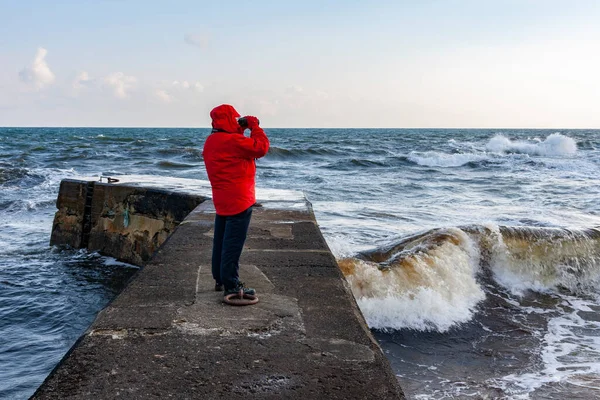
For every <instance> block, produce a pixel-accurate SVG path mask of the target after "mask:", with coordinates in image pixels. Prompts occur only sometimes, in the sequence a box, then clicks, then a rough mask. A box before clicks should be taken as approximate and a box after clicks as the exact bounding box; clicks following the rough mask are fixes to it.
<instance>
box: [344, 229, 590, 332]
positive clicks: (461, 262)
mask: <svg viewBox="0 0 600 400" xmlns="http://www.w3.org/2000/svg"><path fill="white" fill-rule="evenodd" d="M339 265H340V268H341V269H342V271H343V273H344V275H345V276H346V279H347V280H348V282H349V283H350V286H351V288H352V291H353V293H354V295H355V297H356V299H357V302H358V304H359V306H360V308H361V310H362V311H363V314H364V316H365V318H366V320H367V322H368V324H369V325H370V326H371V327H372V328H376V329H402V328H408V329H415V330H420V331H430V330H431V331H439V332H445V331H447V330H448V329H450V328H452V327H453V326H455V325H457V324H461V323H464V322H467V321H469V320H470V319H471V318H472V316H473V314H474V313H475V312H476V311H477V305H478V303H479V302H480V301H482V300H483V299H484V298H485V295H486V289H485V284H484V283H483V282H482V279H481V277H480V275H481V274H480V273H481V272H482V271H483V270H484V269H485V270H487V271H488V272H491V273H492V276H493V277H494V279H495V280H496V282H497V283H499V284H500V285H502V286H504V287H506V288H507V290H509V291H510V292H511V293H513V294H515V295H522V294H523V293H524V292H525V291H527V290H533V291H539V292H545V291H554V290H563V291H564V290H566V291H568V292H570V293H573V294H581V293H584V294H585V293H594V292H595V291H596V290H597V289H598V288H599V287H600V229H588V230H568V229H553V228H535V227H498V226H468V227H460V228H445V229H435V230H431V231H428V232H425V233H423V234H419V235H415V236H411V237H409V238H406V239H404V240H402V241H400V242H399V243H397V244H394V245H391V246H388V247H387V248H383V249H378V250H374V251H370V252H365V253H362V254H360V255H358V256H357V257H355V258H346V259H342V260H339Z"/></svg>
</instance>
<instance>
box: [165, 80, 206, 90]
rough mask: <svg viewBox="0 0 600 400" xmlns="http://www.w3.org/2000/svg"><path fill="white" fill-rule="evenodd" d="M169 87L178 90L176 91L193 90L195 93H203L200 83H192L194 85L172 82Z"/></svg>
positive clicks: (185, 82) (184, 82)
mask: <svg viewBox="0 0 600 400" xmlns="http://www.w3.org/2000/svg"><path fill="white" fill-rule="evenodd" d="M171 86H173V88H175V89H178V90H189V89H194V90H196V91H197V92H203V91H204V86H203V85H202V84H201V83H200V82H194V83H190V82H188V81H181V82H180V81H173V83H172V84H171Z"/></svg>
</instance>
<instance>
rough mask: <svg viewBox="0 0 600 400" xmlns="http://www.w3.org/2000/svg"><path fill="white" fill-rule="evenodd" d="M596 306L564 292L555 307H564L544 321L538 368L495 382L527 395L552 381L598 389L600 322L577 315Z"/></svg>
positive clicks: (523, 396)
mask: <svg viewBox="0 0 600 400" xmlns="http://www.w3.org/2000/svg"><path fill="white" fill-rule="evenodd" d="M597 307H598V302H597V301H588V300H583V299H581V298H577V297H570V296H565V298H564V300H563V301H562V304H561V305H560V307H559V308H562V309H563V310H565V311H564V312H563V313H561V314H559V315H558V316H556V317H554V318H551V319H550V320H549V321H548V330H547V333H546V334H545V335H544V338H543V340H542V349H541V351H540V354H541V361H542V363H541V365H540V367H539V369H538V371H536V372H530V373H524V374H519V373H514V374H510V375H507V376H505V377H503V378H502V380H501V381H500V382H499V383H500V386H501V387H502V388H503V389H504V390H505V391H506V393H508V394H511V395H512V396H514V398H515V399H529V398H530V395H532V394H534V393H535V392H536V391H537V390H539V389H540V388H542V387H543V386H544V385H547V384H553V383H569V384H571V385H575V386H580V387H586V388H590V389H595V390H600V363H598V362H597V360H598V359H599V358H600V322H599V321H595V320H594V319H593V318H592V319H586V318H584V317H582V316H581V315H584V316H585V315H586V313H590V312H591V310H592V309H593V308H597Z"/></svg>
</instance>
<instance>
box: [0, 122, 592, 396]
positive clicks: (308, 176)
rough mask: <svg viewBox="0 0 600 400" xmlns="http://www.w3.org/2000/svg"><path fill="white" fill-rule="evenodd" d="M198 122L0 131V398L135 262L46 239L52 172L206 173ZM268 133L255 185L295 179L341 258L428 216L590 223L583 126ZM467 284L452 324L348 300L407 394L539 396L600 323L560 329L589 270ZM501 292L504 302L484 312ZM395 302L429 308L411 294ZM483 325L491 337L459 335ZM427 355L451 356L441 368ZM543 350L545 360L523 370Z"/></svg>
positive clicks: (23, 386)
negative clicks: (568, 351)
mask: <svg viewBox="0 0 600 400" xmlns="http://www.w3.org/2000/svg"><path fill="white" fill-rule="evenodd" d="M208 133H209V130H208V129H120V128H114V129H113V128H111V129H91V128H68V129H67V128H0V216H1V218H0V376H1V377H2V379H0V398H10V399H20V398H27V397H28V396H30V395H31V394H32V393H33V391H35V389H36V388H37V386H38V385H39V384H40V383H41V382H42V381H43V380H44V378H45V377H46V375H47V374H48V373H49V372H50V371H51V370H52V368H53V367H54V366H55V364H56V363H57V362H58V361H59V360H60V359H61V357H62V356H63V355H64V354H65V353H66V351H67V350H68V349H69V348H70V346H71V345H72V344H73V343H74V341H75V340H76V339H77V338H78V337H79V336H80V335H81V334H82V333H83V331H84V330H85V329H86V328H87V327H88V326H89V324H90V323H91V321H92V320H93V319H94V317H95V315H96V313H97V312H98V311H99V310H100V309H101V308H102V307H104V305H106V304H107V303H108V301H110V299H111V298H112V297H113V296H114V295H115V294H117V293H118V292H119V291H120V290H121V289H122V287H123V286H124V285H125V284H126V282H127V280H128V278H129V277H130V276H131V275H132V274H133V273H134V272H135V269H134V268H132V267H131V266H127V265H123V264H120V263H117V262H115V261H114V260H110V259H107V258H104V257H101V256H99V255H97V254H88V253H86V252H83V251H73V250H60V249H56V248H50V247H49V246H48V241H49V237H50V231H51V228H52V218H53V215H54V212H55V211H56V209H55V200H56V195H57V192H58V186H59V182H60V180H61V179H63V178H68V177H72V176H81V175H85V176H98V177H99V176H100V175H110V176H112V175H119V174H153V175H162V176H175V177H181V178H193V179H207V177H206V171H205V170H204V166H203V163H202V155H201V147H202V144H203V141H204V139H205V138H206V136H207V135H208ZM267 134H268V135H269V137H270V138H271V145H272V148H271V151H270V153H269V154H268V155H267V157H265V158H264V159H261V160H259V161H258V162H257V168H258V170H257V175H258V176H257V182H258V186H260V187H266V188H283V189H296V190H302V191H304V192H305V194H306V196H307V197H308V198H309V200H310V201H311V202H312V203H313V207H314V210H315V214H316V216H317V220H318V222H319V224H320V226H321V228H322V231H323V233H324V235H325V237H326V239H327V241H328V244H329V245H330V247H331V249H332V251H333V252H334V253H335V255H336V256H337V257H338V258H340V259H341V258H345V257H352V256H353V255H355V254H356V253H357V252H359V251H363V250H368V249H372V248H375V247H379V246H384V245H387V244H390V243H394V242H396V241H398V240H400V239H401V238H403V237H405V236H407V235H411V234H414V233H417V232H423V231H426V230H428V229H433V228H440V227H455V226H460V225H469V224H483V225H487V226H491V225H494V226H497V225H502V226H521V225H527V226H535V227H569V228H577V229H585V228H590V227H594V226H600V203H599V202H598V201H597V199H598V197H599V195H600V185H599V183H600V181H599V180H598V178H597V177H598V176H600V131H598V130H595V131H594V130H587V131H585V130H430V129H429V130H398V129H385V130H382V129H373V130H365V129H326V130H325V129H267ZM477 282H478V285H479V286H480V287H481V290H482V291H483V293H484V297H485V298H484V299H483V300H481V301H479V302H478V303H477V304H476V307H475V308H474V309H473V310H471V314H469V315H471V316H470V317H469V318H471V319H468V320H466V322H465V320H464V318H462V317H461V318H462V319H461V318H457V319H456V320H453V319H452V318H450V319H445V320H444V321H436V319H435V318H437V317H436V316H435V315H431V316H430V318H429V320H431V321H432V323H431V324H430V325H429V329H428V330H427V331H424V330H423V329H422V326H419V325H413V324H412V323H411V322H410V321H398V320H396V321H394V320H392V319H389V318H388V317H389V315H387V314H386V315H385V317H386V318H387V319H386V318H379V319H378V318H376V317H378V315H370V314H368V313H372V311H368V310H363V311H364V312H365V315H367V316H368V319H369V318H371V319H370V320H372V321H375V320H377V321H379V322H377V324H378V325H376V326H373V327H374V328H376V331H375V333H376V336H377V338H378V339H379V340H380V343H381V344H382V346H383V348H384V350H385V351H386V352H387V354H388V357H389V358H390V360H391V362H392V365H393V368H394V370H395V371H396V373H397V374H398V375H399V378H400V380H401V382H402V384H403V386H404V387H405V388H406V390H407V393H408V395H409V397H411V398H444V396H454V397H461V396H469V395H470V394H471V393H484V392H485V393H488V394H490V395H493V396H496V397H497V398H503V397H502V396H507V397H506V398H515V397H516V396H521V398H528V397H531V398H536V396H542V394H540V393H549V391H547V392H544V390H545V389H544V388H543V387H542V388H540V387H538V386H536V385H534V384H532V383H531V382H541V381H544V379H545V378H543V377H541V375H536V374H538V373H545V374H546V375H548V374H550V375H552V372H551V371H561V369H560V368H563V369H567V370H568V369H569V368H571V370H572V369H573V368H575V367H577V366H581V365H583V364H586V363H593V362H600V357H599V356H598V355H599V354H600V343H598V340H597V339H598V337H600V334H598V335H596V333H595V332H596V331H595V330H596V329H597V330H598V332H600V327H598V326H596V324H595V323H594V321H593V320H591V321H589V323H586V324H583V325H582V326H578V327H577V329H579V331H578V330H577V329H570V328H569V327H570V326H571V327H575V326H576V325H577V324H578V323H580V321H579V320H576V315H582V314H581V313H582V312H583V311H585V310H596V308H594V307H596V306H597V307H598V308H597V310H600V302H599V301H598V299H597V293H596V291H595V288H596V286H595V283H594V284H592V285H590V286H591V289H590V288H588V289H586V291H584V292H580V293H576V292H573V291H569V290H567V289H565V288H564V287H544V288H537V289H536V288H528V289H527V290H526V291H524V292H521V293H517V292H518V290H516V287H513V286H511V285H513V283H511V282H510V281H506V280H501V279H498V276H496V275H495V274H494V273H483V274H481V275H480V276H478V277H477ZM498 298H501V299H502V302H499V300H497V299H498ZM507 302H509V303H510V304H512V306H511V307H502V308H501V310H502V311H501V312H500V311H498V312H496V311H494V310H498V309H499V308H498V307H500V306H499V305H498V304H500V303H501V304H504V305H505V304H508V303H507ZM583 303H585V304H583ZM535 304H537V305H540V304H543V307H541V306H540V307H541V308H540V309H542V308H543V309H544V310H548V312H547V313H533V314H535V317H531V318H528V317H527V316H528V315H531V314H532V313H531V312H529V313H528V312H527V310H528V308H527V307H532V305H535ZM584 306H585V307H584ZM402 307H406V311H407V312H419V313H427V312H428V311H426V310H420V309H417V308H413V309H411V307H416V305H412V304H410V303H406V304H403V305H402ZM383 311H384V310H382V311H381V312H383ZM577 312H579V314H577ZM390 315H394V314H393V313H392V314H390ZM570 316H571V317H572V318H571V317H570ZM553 318H554V319H553ZM381 321H383V322H381ZM552 324H557V328H556V330H555V331H553V330H552V327H553V325H552ZM569 324H571V325H569ZM509 326H513V328H514V329H515V330H526V331H527V332H529V333H528V334H523V335H521V336H519V337H518V341H519V343H520V344H519V346H518V348H517V350H515V351H514V352H513V353H512V354H508V353H507V354H505V353H503V352H502V351H501V349H506V347H507V346H506V343H503V342H502V336H501V335H495V334H493V332H494V329H497V331H498V332H500V331H502V332H505V331H506V330H508V329H509ZM561 326H562V327H564V329H563V330H561V328H560V327H561ZM482 327H483V328H482ZM484 328H485V329H484ZM581 329H585V330H586V331H585V334H584V333H582V332H581ZM487 330H490V331H491V332H492V334H489V335H488V336H489V338H490V339H489V340H490V341H493V343H492V344H489V346H488V347H485V346H480V347H477V345H476V344H475V345H473V344H472V342H473V341H474V342H477V340H475V338H477V337H481V332H488V331H487ZM549 334H552V335H553V336H552V335H551V336H549ZM561 335H563V336H561ZM567 336H568V337H567ZM507 337H511V338H512V339H511V340H514V339H515V337H513V336H507ZM552 340H554V341H552ZM578 340H579V341H585V343H587V346H588V347H587V350H586V351H587V356H586V357H587V358H585V357H584V360H580V361H578V362H579V364H577V365H575V364H573V363H574V362H572V360H571V361H565V359H564V357H563V358H560V357H555V358H554V359H552V360H554V361H548V357H546V358H544V357H545V355H547V354H546V353H547V352H548V351H549V350H548V348H549V347H548V346H551V345H552V346H554V347H553V348H558V347H557V346H559V345H560V344H561V343H563V342H565V343H566V342H567V341H570V342H575V343H576V344H577V343H578V342H577V341H578ZM557 343H558V344H557ZM559 347H560V346H559ZM466 348H469V349H475V350H474V351H472V352H465V349H466ZM442 349H443V351H442ZM545 352H546V353H545ZM429 353H430V354H429ZM509 353H510V352H509ZM460 354H462V355H461V356H460V357H459V356H458V355H460ZM442 359H447V360H450V359H454V360H461V362H460V363H459V364H460V365H455V366H453V367H452V368H451V367H448V368H444V367H443V365H442V364H443V363H441V360H442ZM507 360H513V362H508V361H507ZM544 360H546V361H544ZM550 362H555V363H558V364H557V365H555V367H556V368H558V369H552V368H550V367H551V366H548V365H547V366H546V367H547V368H546V367H545V368H546V369H541V370H540V371H541V372H540V371H538V370H536V367H535V365H537V364H540V363H542V364H543V363H546V364H548V363H550ZM560 363H563V364H560ZM449 364H451V363H448V365H449ZM580 364H581V365H580ZM544 365H545V364H544ZM574 365H575V367H574ZM586 365H587V364H586ZM473 371H475V372H473ZM544 371H546V372H544ZM548 371H550V372H548ZM577 371H582V370H581V369H579V370H577ZM586 371H588V373H587V375H585V374H584V373H579V372H578V373H576V374H571V375H568V374H560V373H558V372H557V373H556V374H555V376H556V379H557V380H558V383H556V382H555V383H553V385H555V386H553V387H552V390H554V391H556V390H558V392H557V393H560V390H562V389H561V388H567V389H565V390H571V391H573V389H572V388H573V385H575V386H576V387H583V388H584V389H581V390H583V395H582V396H588V397H587V398H589V396H590V395H591V394H593V395H596V394H597V393H600V392H597V391H596V390H597V389H596V387H599V388H600V384H599V383H600V378H598V377H597V374H596V371H595V369H594V368H592V367H590V368H588V369H587V370H586ZM521 372H522V373H521ZM511 374H513V375H514V376H511ZM527 374H529V375H527ZM575 375H576V376H575ZM574 376H575V378H577V379H579V380H577V379H574ZM573 382H579V386H577V385H576V384H575V383H573ZM581 382H583V383H581ZM561 385H562V386H561ZM542 386H543V385H542ZM557 388H558V389H557ZM544 396H546V395H545V394H544ZM542 397H543V396H542ZM545 398H552V397H551V396H550V395H548V396H547V397H545ZM556 398H560V397H556ZM581 398H586V397H581Z"/></svg>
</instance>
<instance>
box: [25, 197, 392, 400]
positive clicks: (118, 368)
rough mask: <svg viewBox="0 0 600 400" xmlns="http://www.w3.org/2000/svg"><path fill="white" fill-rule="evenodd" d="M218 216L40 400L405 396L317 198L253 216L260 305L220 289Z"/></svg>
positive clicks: (182, 229)
mask: <svg viewBox="0 0 600 400" xmlns="http://www.w3.org/2000/svg"><path fill="white" fill-rule="evenodd" d="M213 219H214V209H213V207H212V203H211V202H210V201H205V202H204V203H202V204H200V205H199V206H198V207H196V208H195V209H194V211H192V212H191V213H190V214H189V215H188V216H187V217H186V218H185V220H184V221H183V222H182V223H181V224H180V225H179V226H178V227H177V228H176V229H175V232H174V233H173V234H172V235H171V236H170V237H169V238H168V239H167V240H166V242H165V243H164V244H163V245H162V247H161V248H160V249H159V250H158V251H157V252H156V253H155V254H154V256H153V257H152V258H151V260H150V261H149V262H148V264H147V265H146V266H145V267H144V268H143V269H142V270H141V271H140V272H139V273H138V274H137V275H136V276H135V277H134V278H133V279H132V281H131V282H130V284H129V285H128V286H127V288H126V289H125V290H124V291H123V292H122V293H121V294H120V295H119V296H118V297H117V298H116V299H115V300H114V301H113V302H112V303H111V304H110V305H109V306H108V307H107V308H105V309H104V310H103V311H102V312H101V313H100V314H99V315H98V317H97V318H96V320H95V322H94V323H93V324H92V326H91V327H90V329H89V330H88V331H87V332H86V333H85V334H84V335H83V336H82V337H81V339H80V340H79V341H78V342H77V343H76V345H75V346H74V347H73V348H72V349H71V351H70V352H69V354H67V356H66V357H65V358H64V359H63V361H62V362H61V363H60V364H59V365H58V366H57V368H56V369H55V370H54V371H53V373H52V374H51V375H50V376H49V377H48V379H47V380H46V381H45V382H44V384H43V385H42V386H41V387H40V388H39V389H38V391H37V392H36V393H35V394H34V396H33V397H32V398H34V399H89V398H97V399H115V398H126V399H153V398H156V399H164V398H176V399H192V398H199V399H214V398H229V399H249V398H251V399H253V398H256V399H370V398H373V399H398V398H403V395H402V391H401V389H400V387H399V385H398V383H397V379H396V377H395V376H394V374H393V372H392V370H391V368H390V366H389V363H388V361H387V359H386V358H385V357H384V355H383V354H382V352H381V350H380V348H379V346H378V345H377V343H376V342H375V341H374V339H373V337H372V336H371V332H370V331H369V329H368V327H367V326H366V324H365V322H364V319H363V317H362V315H361V314H360V312H359V310H358V307H357V305H356V302H355V300H354V297H353V296H352V294H351V292H350V290H349V288H348V286H347V284H346V282H345V280H344V278H343V276H342V274H341V272H340V270H339V268H338V266H337V264H336V261H335V259H334V257H333V256H332V254H331V252H330V251H329V249H328V247H327V245H326V243H325V241H324V239H323V237H322V235H321V233H320V231H319V228H318V226H317V224H316V221H315V219H314V215H313V213H312V210H311V209H310V206H309V204H308V203H305V202H302V203H301V204H299V203H298V202H297V201H296V202H295V203H293V204H292V203H287V204H286V202H285V201H277V202H272V203H269V202H265V203H264V207H257V208H255V209H254V213H253V219H252V223H251V226H250V231H249V236H248V240H247V242H246V246H245V249H244V253H243V255H242V259H241V265H242V266H241V271H240V275H241V278H242V280H243V281H245V282H246V283H247V284H248V285H249V286H251V287H254V288H255V289H256V290H257V292H258V296H259V298H260V302H259V303H258V304H256V305H254V306H247V307H232V306H227V305H224V304H223V303H222V293H220V292H215V291H214V281H213V280H212V276H211V272H210V258H211V248H212V233H213V232H212V228H213Z"/></svg>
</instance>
